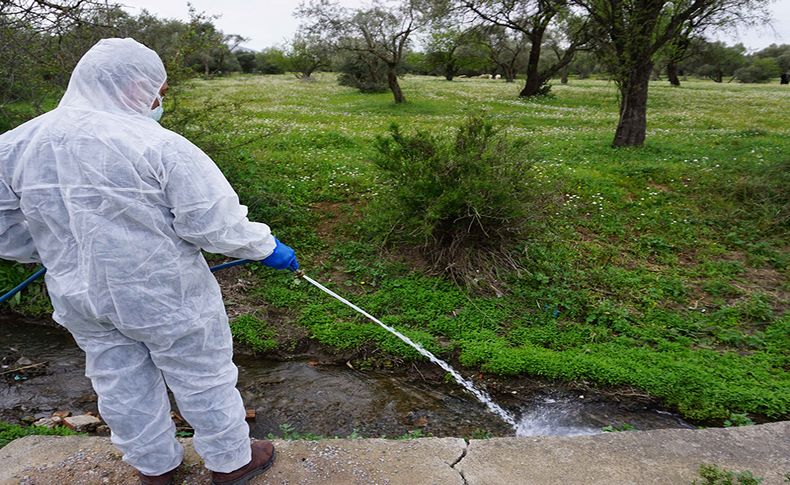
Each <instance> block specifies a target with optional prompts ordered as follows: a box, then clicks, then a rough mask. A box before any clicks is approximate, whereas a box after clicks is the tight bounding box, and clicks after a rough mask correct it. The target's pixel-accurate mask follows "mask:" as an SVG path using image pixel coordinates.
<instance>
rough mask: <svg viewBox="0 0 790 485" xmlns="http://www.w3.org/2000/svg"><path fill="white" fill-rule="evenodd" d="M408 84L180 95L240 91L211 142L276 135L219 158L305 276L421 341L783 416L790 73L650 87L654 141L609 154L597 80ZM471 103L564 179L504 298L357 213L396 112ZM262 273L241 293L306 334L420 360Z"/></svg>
mask: <svg viewBox="0 0 790 485" xmlns="http://www.w3.org/2000/svg"><path fill="white" fill-rule="evenodd" d="M403 87H404V92H405V93H406V96H407V98H408V99H409V103H408V104H406V105H402V106H397V105H394V104H393V103H392V102H391V98H390V95H388V94H381V95H362V94H358V93H356V92H354V91H352V90H349V89H346V88H342V87H339V86H337V85H336V84H335V83H334V78H333V77H332V76H330V75H324V76H321V77H320V79H319V81H318V82H316V83H303V82H299V81H297V80H295V79H294V78H293V77H289V76H269V77H235V78H229V79H221V80H214V81H209V82H198V83H197V84H196V85H195V87H194V88H193V89H192V90H190V91H189V93H188V94H189V95H188V97H187V98H186V102H187V104H188V105H190V106H193V107H200V106H201V103H202V101H201V99H220V100H223V101H225V102H231V103H235V104H236V106H235V107H234V108H233V109H227V110H215V111H214V112H212V117H220V118H222V119H214V120H213V121H212V123H219V124H220V125H221V124H223V123H224V126H225V128H224V129H222V130H215V131H216V134H215V138H221V139H223V140H221V141H226V142H227V141H230V142H231V144H232V143H233V142H234V140H238V139H242V138H244V137H245V136H248V135H249V134H250V133H254V132H255V130H257V129H260V128H264V129H266V130H268V131H269V133H270V134H269V136H267V137H265V138H259V139H254V140H253V142H252V143H249V144H246V145H245V146H244V147H242V148H239V149H235V150H231V151H229V152H225V153H223V154H221V155H218V156H217V160H218V162H219V163H220V165H221V166H222V168H223V170H225V172H226V173H227V174H228V176H229V178H230V179H231V181H232V182H233V184H234V186H235V187H236V188H237V190H238V192H239V193H240V196H241V198H242V200H243V201H244V202H245V203H247V204H248V205H249V206H250V208H251V212H252V215H253V217H255V218H258V219H259V220H263V221H266V222H269V223H270V224H271V225H272V226H273V227H274V228H275V232H276V234H277V235H278V236H279V237H280V238H281V239H282V240H284V241H286V242H288V243H290V244H292V245H293V246H294V247H295V248H296V249H297V250H298V251H299V253H300V259H301V261H302V263H303V266H304V267H305V268H307V270H308V273H309V274H311V275H313V276H314V277H316V278H318V279H319V280H327V279H329V278H330V277H333V279H334V281H338V282H339V281H342V282H343V283H342V284H339V285H336V286H339V287H340V288H339V289H340V290H341V291H342V292H344V293H349V294H353V295H354V300H355V301H356V302H358V303H359V304H360V305H361V306H363V307H365V308H366V309H367V310H368V311H370V312H371V313H374V314H377V315H380V316H384V317H385V318H384V320H385V321H386V322H387V323H390V324H393V325H396V326H397V327H398V328H400V329H402V330H404V331H405V332H406V333H407V334H409V335H411V336H412V337H413V338H416V339H418V340H420V341H421V342H423V343H424V344H425V345H426V346H427V347H428V348H430V349H432V350H434V351H436V352H438V353H440V354H442V355H445V356H453V357H457V358H458V359H460V362H461V363H462V364H464V365H466V366H469V367H472V368H479V369H482V370H483V371H487V372H491V373H496V374H503V375H522V374H523V375H539V376H544V377H548V378H557V379H564V380H584V381H590V382H595V383H599V384H603V385H616V386H634V387H637V388H640V389H643V390H645V391H647V392H649V393H651V394H652V395H655V396H658V397H660V398H662V399H664V401H665V402H666V404H667V405H669V406H672V407H675V408H676V409H678V410H679V411H680V412H682V413H683V414H684V415H685V416H687V417H689V418H693V419H714V420H715V419H722V418H726V417H728V416H729V415H730V413H733V412H748V413H755V414H761V415H765V416H768V417H770V418H774V419H776V418H781V417H787V416H788V413H790V377H789V374H788V368H790V341H789V340H790V337H788V335H789V334H790V315H789V314H788V313H787V308H788V294H789V293H790V286H788V258H790V256H789V254H788V239H787V236H788V231H787V229H788V227H787V222H786V221H785V222H784V224H783V225H782V224H777V223H776V221H777V217H778V216H777V214H778V211H780V210H781V204H782V202H783V201H785V202H786V201H787V192H788V191H790V187H788V186H787V185H784V186H782V185H781V184H787V183H788V178H787V172H788V170H790V168H788V167H790V165H789V164H788V160H790V137H788V135H789V134H790V131H788V127H787V120H786V106H788V105H789V104H790V90H787V89H780V87H779V86H775V85H771V86H767V85H735V84H719V85H717V84H714V83H710V82H687V83H684V86H683V87H682V88H680V89H677V88H671V87H669V86H665V85H664V83H655V84H654V85H653V86H651V98H650V110H649V132H648V142H647V145H646V146H645V147H644V148H642V149H638V150H632V149H620V150H614V149H612V148H610V147H609V143H610V141H611V138H612V135H613V130H614V126H615V123H616V119H617V99H616V94H615V89H614V86H613V85H612V84H610V83H606V82H603V81H572V82H571V84H569V85H566V86H562V85H556V86H555V87H554V89H553V93H554V96H553V97H550V98H545V99H540V100H531V101H522V100H518V99H517V98H516V94H517V89H518V88H519V86H516V85H512V84H511V85H508V84H506V83H502V82H494V81H484V80H458V81H456V82H452V83H449V82H446V81H443V80H440V79H434V78H417V77H407V78H406V79H405V80H404V82H403ZM480 111H487V112H489V113H490V114H491V115H492V116H493V117H494V118H495V120H496V122H497V123H498V124H499V125H501V126H502V127H503V128H504V129H506V130H507V131H509V132H511V133H512V134H513V135H515V136H522V137H525V138H527V139H529V140H530V142H531V151H530V152H529V153H526V154H525V156H529V157H532V158H534V159H537V160H541V161H542V163H541V165H540V173H539V176H540V177H542V178H543V179H545V181H546V183H547V184H552V186H554V185H557V186H559V187H560V189H559V190H561V192H562V194H561V202H560V203H559V205H558V207H556V209H555V210H554V211H552V215H551V217H550V218H549V219H548V220H546V221H545V223H544V227H542V228H541V229H540V230H539V231H535V234H534V235H533V236H532V237H531V238H530V240H528V241H524V246H525V257H524V265H525V267H526V268H527V271H525V272H524V273H523V274H520V275H510V276H509V284H510V288H511V292H510V293H509V294H508V295H507V296H505V297H503V298H490V297H475V296H470V295H468V294H466V293H465V292H463V291H461V290H459V289H457V288H455V287H453V286H452V285H449V284H447V283H445V282H443V281H442V280H440V279H438V278H435V277H430V276H426V275H424V274H422V273H420V272H419V271H418V270H414V269H413V265H409V264H407V263H404V262H403V260H402V259H399V258H397V257H394V255H392V254H390V257H388V258H382V257H381V251H380V247H379V245H378V244H377V243H375V242H372V241H375V238H374V237H371V232H370V230H371V228H373V229H375V230H378V229H379V228H381V227H382V226H381V224H380V222H381V221H379V220H378V219H377V218H376V214H375V211H374V213H373V214H366V212H365V210H366V209H365V208H367V207H370V206H371V205H370V204H369V203H370V202H371V201H374V200H376V196H377V194H378V193H379V191H381V190H382V187H380V185H379V184H378V183H377V170H376V168H375V166H374V165H373V164H372V163H371V162H370V159H371V157H372V155H373V154H372V151H371V140H372V139H373V137H375V136H376V135H380V134H383V133H384V132H385V130H386V128H387V126H388V125H389V124H390V123H391V122H393V121H396V122H398V123H400V124H401V125H402V126H403V127H404V128H406V129H407V130H410V129H417V128H424V129H431V130H438V131H447V132H450V131H452V129H453V126H454V125H456V124H457V123H458V122H459V121H460V120H461V119H462V117H463V116H464V115H467V114H473V113H478V112H480ZM231 125H232V128H229V127H230V126H231ZM782 164H783V165H782ZM783 174H784V178H782V176H783ZM765 194H768V195H765ZM782 198H783V199H782ZM784 210H785V211H786V210H787V208H786V207H785V209H784ZM332 221H334V222H332ZM338 221H340V222H338ZM398 260H400V261H401V262H398ZM256 274H257V275H258V277H259V279H260V285H259V286H258V288H257V289H255V290H253V291H252V294H251V295H250V296H251V298H253V299H255V298H262V299H263V300H265V301H266V302H267V303H269V304H270V305H272V306H273V307H277V308H280V309H282V310H283V311H285V312H286V313H287V314H288V315H290V316H291V317H292V319H293V320H294V321H295V322H298V323H299V324H302V325H305V326H306V327H308V328H309V330H310V332H311V334H312V335H313V336H314V337H315V338H317V339H318V340H320V341H322V342H324V343H327V344H330V345H333V346H336V347H338V348H347V349H349V348H350V349H354V348H366V349H369V350H370V349H374V352H378V354H376V355H379V356H380V357H382V358H388V359H392V358H395V359H410V358H416V356H415V354H414V353H413V352H411V351H410V350H409V349H407V348H405V347H404V346H403V345H401V344H400V343H399V342H398V341H397V340H395V339H394V338H392V337H390V336H389V335H387V334H386V333H384V332H383V331H381V330H379V329H378V328H377V327H375V326H372V325H370V324H368V323H365V322H363V321H362V320H360V319H359V318H357V317H355V316H354V315H352V313H351V312H350V311H348V310H346V309H345V308H343V307H341V306H340V305H339V304H336V303H335V302H332V301H330V300H327V299H326V298H324V297H323V296H322V295H319V294H318V293H316V292H315V291H313V290H311V289H308V288H305V286H304V285H297V284H295V283H294V282H293V281H292V279H291V278H290V277H288V276H287V275H281V274H275V273H273V272H270V271H268V270H265V269H259V270H256ZM261 328H264V329H265V326H262V327H261ZM265 331H266V332H269V330H266V329H265ZM265 337H269V335H268V334H267V335H266V336H265Z"/></svg>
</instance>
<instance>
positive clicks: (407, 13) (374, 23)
mask: <svg viewBox="0 0 790 485" xmlns="http://www.w3.org/2000/svg"><path fill="white" fill-rule="evenodd" d="M427 4H428V2H426V1H423V0H399V1H396V0H374V1H373V2H372V3H370V4H369V6H367V7H363V8H354V9H350V8H345V7H342V6H340V5H339V4H338V3H335V2H332V1H331V0H310V1H307V2H305V3H303V4H302V5H300V7H299V8H298V10H297V16H299V17H301V18H303V19H305V20H306V21H307V22H308V23H307V24H306V25H304V29H305V31H307V32H311V33H314V34H317V35H324V36H326V37H327V38H333V39H336V40H335V42H336V45H337V47H338V48H339V49H343V50H347V51H352V52H357V53H363V54H368V55H370V56H373V57H376V58H378V59H380V60H381V61H382V62H383V63H384V64H385V65H386V66H387V85H388V86H389V89H390V91H392V95H393V97H394V98H395V102H396V103H403V102H405V101H406V97H405V96H404V95H403V91H402V90H401V87H400V83H399V82H398V70H399V68H400V67H401V65H402V64H403V62H404V60H405V57H406V54H407V52H408V47H409V45H410V43H411V41H412V37H413V35H414V33H415V32H416V31H417V30H419V29H420V28H422V27H423V26H425V25H426V24H427V23H428V22H429V16H428V15H427V14H426V11H427V8H428V7H427Z"/></svg>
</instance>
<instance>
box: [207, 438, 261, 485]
mask: <svg viewBox="0 0 790 485" xmlns="http://www.w3.org/2000/svg"><path fill="white" fill-rule="evenodd" d="M250 447H251V448H252V460H250V462H249V463H247V464H246V465H244V466H243V467H241V468H239V469H238V470H236V471H232V472H230V473H219V472H211V483H212V484H213V485H245V484H246V483H247V482H248V481H249V480H250V478H253V477H257V476H258V475H260V474H261V473H263V472H265V471H266V470H268V469H269V468H270V467H271V466H272V463H274V445H273V444H272V442H271V441H256V442H254V443H253V444H252V445H251V446H250Z"/></svg>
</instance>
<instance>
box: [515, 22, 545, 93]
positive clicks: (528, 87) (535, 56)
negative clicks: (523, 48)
mask: <svg viewBox="0 0 790 485" xmlns="http://www.w3.org/2000/svg"><path fill="white" fill-rule="evenodd" d="M530 41H531V42H532V46H531V47H530V49H529V61H527V82H526V84H524V89H522V90H521V93H519V97H521V98H527V97H530V96H537V95H538V94H541V87H543V78H542V77H541V75H540V71H539V70H538V63H539V62H540V47H541V46H540V44H541V42H543V31H541V30H538V29H535V31H533V33H532V35H531V36H530Z"/></svg>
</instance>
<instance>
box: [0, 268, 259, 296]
mask: <svg viewBox="0 0 790 485" xmlns="http://www.w3.org/2000/svg"><path fill="white" fill-rule="evenodd" d="M252 262H253V261H252V260H251V259H237V260H235V261H228V262H227V263H222V264H218V265H216V266H212V267H211V268H209V269H211V272H212V273H214V272H216V271H220V270H223V269H227V268H232V267H233V266H241V265H242V264H247V263H252ZM46 272H47V268H44V267H43V266H42V267H41V268H39V269H38V270H37V271H36V272H35V273H33V274H32V275H30V276H29V277H28V278H27V279H26V280H25V281H23V282H21V283H19V284H18V285H16V286H15V287H14V289H13V290H11V291H9V292H8V293H6V294H5V295H3V296H0V303H5V302H7V301H8V300H10V299H11V298H13V297H14V295H16V294H17V293H19V292H20V291H22V290H24V289H25V288H27V287H28V286H30V283H32V282H34V281H36V280H37V279H39V278H40V277H41V276H42V275H43V274H44V273H46Z"/></svg>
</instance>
